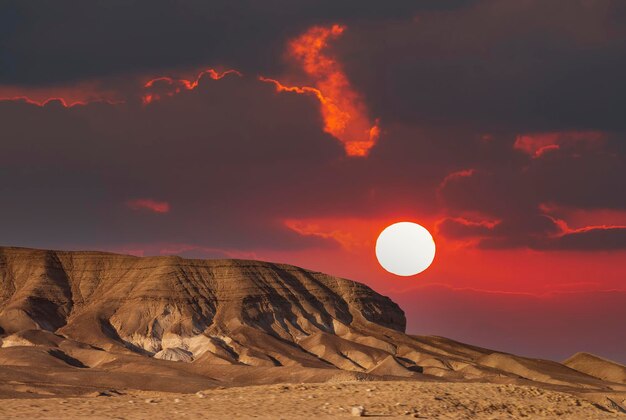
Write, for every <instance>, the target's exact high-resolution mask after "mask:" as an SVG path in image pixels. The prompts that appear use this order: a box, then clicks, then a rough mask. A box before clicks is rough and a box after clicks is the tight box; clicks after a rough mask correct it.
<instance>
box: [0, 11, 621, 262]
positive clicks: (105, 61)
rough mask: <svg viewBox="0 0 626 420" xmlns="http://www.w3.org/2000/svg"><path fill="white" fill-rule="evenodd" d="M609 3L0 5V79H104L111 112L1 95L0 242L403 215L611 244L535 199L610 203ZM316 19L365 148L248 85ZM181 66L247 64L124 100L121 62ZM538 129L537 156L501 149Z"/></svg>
mask: <svg viewBox="0 0 626 420" xmlns="http://www.w3.org/2000/svg"><path fill="white" fill-rule="evenodd" d="M621 4H622V3H618V2H610V1H598V2H593V3H589V2H578V1H575V2H569V1H568V2H566V3H564V2H550V3H545V2H539V1H532V0H526V1H523V2H495V1H482V2H464V1H457V2H434V1H432V2H431V1H423V2H413V1H411V2H409V1H406V2H404V1H398V2H394V3H393V4H391V5H390V4H389V3H388V2H374V1H359V2H352V1H345V2H339V1H322V2H293V1H282V0H280V1H279V0H275V1H270V2H257V1H249V2H245V3H242V2H206V1H202V2H200V1H198V2H195V1H188V2H182V3H181V2H164V1H154V2H149V3H148V2H145V3H144V2H124V3H123V4H122V3H120V2H110V1H109V2H104V1H103V2H76V3H75V2H66V1H57V2H54V3H52V2H38V3H35V2H28V1H27V2H14V3H6V2H5V3H4V10H3V13H1V14H0V16H1V17H0V19H2V21H1V22H0V23H1V25H0V48H1V50H0V51H1V53H0V60H2V65H1V66H0V85H1V84H22V85H32V86H43V85H47V84H58V83H71V82H75V81H77V80H83V79H90V80H100V78H101V79H102V81H103V82H106V83H108V82H110V79H111V78H117V81H116V83H119V85H118V88H119V89H122V90H124V92H123V93H124V95H123V97H124V98H125V99H126V103H124V104H117V105H110V104H106V103H90V104H88V105H86V106H76V107H72V108H65V107H64V106H63V105H62V104H61V103H60V102H57V101H53V102H50V103H48V104H47V105H45V106H43V107H39V106H36V105H33V104H28V103H23V102H16V101H4V102H2V101H0V130H1V131H0V135H1V141H2V153H0V191H1V192H2V194H3V197H7V199H6V202H3V203H2V206H0V231H2V235H3V240H4V241H5V242H6V243H8V244H14V245H27V246H28V245H35V246H41V247H54V246H56V245H55V244H59V243H62V244H66V245H68V246H76V247H85V246H96V245H99V246H109V245H111V246H113V245H119V244H127V243H130V242H133V243H153V244H154V243H177V244H193V245H198V246H202V247H217V248H224V249H235V248H236V249H244V250H247V249H254V248H260V247H267V248H280V249H286V248H288V249H292V248H296V247H311V246H337V244H334V243H333V242H332V240H325V239H322V238H316V237H314V236H306V237H304V236H301V235H298V234H296V233H295V232H293V231H291V230H289V229H287V228H286V227H285V225H284V223H283V221H284V219H286V218H296V219H297V218H303V219H305V218H324V217H330V218H332V217H362V218H369V217H371V218H375V217H379V216H380V215H394V214H398V213H405V214H409V213H411V214H418V215H428V216H431V217H433V218H437V217H439V218H441V219H442V220H443V221H442V223H440V225H439V229H440V233H441V234H442V235H444V236H447V237H449V238H457V239H463V240H467V239H474V240H475V242H476V243H477V246H479V247H483V248H511V247H531V248H536V249H568V250H569V249H571V250H585V249H588V250H598V249H623V248H625V245H624V235H625V233H624V229H623V228H620V227H619V226H616V227H613V228H611V227H608V228H599V227H597V228H590V229H587V230H584V229H583V230H576V229H574V227H572V228H568V229H566V230H564V228H563V225H562V223H561V222H560V221H559V220H558V218H557V217H555V215H553V214H550V213H546V211H544V210H543V209H542V208H543V207H542V205H544V204H546V203H550V204H556V205H560V206H565V207H571V208H576V209H583V210H593V209H614V210H617V211H626V195H625V194H623V191H626V146H625V144H626V134H624V133H625V131H624V128H625V126H624V119H623V116H622V115H621V110H622V109H624V108H626V103H625V102H624V100H625V98H626V87H625V86H626V84H625V83H624V81H623V77H622V74H623V73H624V72H625V71H626V58H625V56H624V54H623V51H624V50H625V49H624V44H625V43H626V31H625V30H624V29H623V28H624V27H625V26H624V25H622V24H621V23H622V22H624V19H626V13H624V7H623V6H621ZM244 6H245V7H244ZM120 10H123V13H122V12H120ZM5 11H6V13H5ZM334 21H341V22H342V23H347V24H348V30H347V31H346V32H345V34H344V36H343V37H342V38H340V39H339V41H338V44H337V45H335V46H336V48H335V50H334V51H333V52H334V53H336V54H337V57H338V60H339V61H340V62H341V63H344V64H345V66H346V69H347V70H348V73H349V74H348V75H349V77H350V80H351V81H353V82H354V85H355V87H356V88H357V90H358V91H359V92H361V93H362V94H363V98H364V99H365V100H366V101H367V103H368V107H369V111H370V114H371V116H372V117H373V118H374V117H381V127H382V135H381V140H380V142H379V143H378V144H377V145H376V146H375V147H374V148H373V149H372V151H371V154H370V156H369V157H367V158H365V159H363V158H361V159H354V158H346V157H345V155H344V152H343V149H342V147H341V145H340V143H339V142H338V141H337V140H336V139H334V138H333V137H331V136H330V135H328V134H326V133H324V132H323V130H322V127H323V122H322V120H321V116H320V113H319V109H318V103H317V100H316V99H315V98H314V97H312V96H304V95H298V94H295V93H280V94H278V93H276V92H275V91H274V87H273V86H272V85H270V84H266V83H262V82H259V81H257V80H256V79H255V76H256V75H257V74H259V73H263V72H265V71H267V72H268V73H267V76H276V75H277V74H284V73H289V71H291V70H293V69H292V68H290V67H289V63H285V62H284V61H283V60H282V56H283V48H284V45H285V43H286V42H287V40H288V39H289V37H290V36H292V35H295V34H298V33H300V32H302V31H303V30H304V29H305V28H307V27H308V26H309V25H311V24H321V23H326V22H334ZM199 65H221V66H227V67H234V68H237V69H239V70H242V72H243V74H244V76H243V77H238V76H236V75H229V76H227V77H224V78H223V79H221V80H212V79H210V78H209V77H205V78H202V79H201V81H200V84H199V86H198V88H197V89H195V90H190V91H187V90H183V92H182V93H180V94H178V95H175V96H173V97H165V98H163V99H162V100H157V101H155V102H153V103H151V104H149V105H147V106H143V105H142V104H141V101H140V95H141V85H138V84H135V83H136V80H135V79H134V76H133V74H135V73H141V72H146V71H148V70H149V72H150V74H151V75H155V76H156V75H159V69H164V71H165V73H164V74H170V72H172V73H176V71H177V69H184V68H188V67H193V66H199ZM247 72H249V73H247ZM120 81H121V82H120ZM555 131H556V132H563V133H564V134H563V135H557V136H555V138H557V139H558V143H555V144H548V145H547V146H549V147H547V148H545V149H543V151H542V152H541V153H539V154H537V153H534V152H533V150H530V151H528V150H524V149H523V148H520V147H516V146H515V144H516V141H517V139H518V136H520V135H521V134H524V135H527V136H529V137H530V138H531V140H532V139H533V137H532V136H535V135H536V133H539V134H541V133H545V132H547V133H554V132H555ZM571 133H578V134H576V135H572V134H571ZM580 133H582V134H580ZM585 133H592V134H590V136H591V138H589V139H586V138H584V137H585ZM598 133H600V134H598ZM544 137H545V136H544ZM547 138H548V139H549V138H550V136H548V137H547ZM571 138H575V139H576V141H570V140H571ZM539 143H540V145H542V144H543V143H541V142H539ZM535 152H536V151H535ZM454 174H456V175H454ZM137 200H139V201H137ZM129 202H130V203H133V202H135V203H136V202H143V203H158V204H159V205H161V206H166V207H167V208H168V211H166V212H165V211H163V212H158V211H156V212H155V211H152V212H151V211H139V210H137V209H136V208H135V209H133V208H129V206H128V203H129ZM149 207H150V205H146V206H143V207H142V208H143V209H144V210H146V208H149ZM163 208H165V207H163ZM495 222H497V223H495ZM603 224H604V223H603V221H602V220H598V221H597V223H593V225H594V226H601V225H603ZM575 228H579V227H578V226H577V227H575ZM216 252H217V251H216Z"/></svg>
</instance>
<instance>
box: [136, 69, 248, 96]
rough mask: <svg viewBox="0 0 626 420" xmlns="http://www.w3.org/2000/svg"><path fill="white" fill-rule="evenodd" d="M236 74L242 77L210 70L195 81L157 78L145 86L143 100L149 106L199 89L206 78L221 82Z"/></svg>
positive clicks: (200, 74) (198, 76)
mask: <svg viewBox="0 0 626 420" xmlns="http://www.w3.org/2000/svg"><path fill="white" fill-rule="evenodd" d="M229 74H236V75H237V76H241V73H239V72H238V71H237V70H232V69H231V70H226V71H223V72H221V73H218V72H217V71H215V70H214V69H208V70H204V71H201V72H200V73H199V74H198V75H197V76H196V78H195V79H192V80H187V79H174V78H171V77H157V78H155V79H151V80H148V81H147V82H146V83H145V84H144V86H143V87H144V89H146V93H145V94H144V95H143V96H142V98H141V100H142V102H143V103H144V104H145V105H148V104H150V103H152V102H154V101H157V100H159V99H161V98H163V97H165V96H174V95H176V94H177V93H180V92H182V91H184V90H193V89H195V88H197V87H198V84H199V83H200V79H202V78H203V77H205V76H208V77H210V78H211V79H213V80H219V79H221V78H223V77H224V76H226V75H229Z"/></svg>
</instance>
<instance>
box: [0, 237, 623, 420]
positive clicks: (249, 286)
mask: <svg viewBox="0 0 626 420" xmlns="http://www.w3.org/2000/svg"><path fill="white" fill-rule="evenodd" d="M405 326H406V319H405V316H404V313H403V311H402V310H401V309H400V307H399V306H398V305H397V304H395V303H394V302H393V301H391V300H390V299H389V298H387V297H385V296H382V295H380V294H378V293H376V292H374V291H373V290H372V289H370V288H369V287H367V286H365V285H363V284H360V283H357V282H354V281H350V280H346V279H341V278H337V277H333V276H329V275H326V274H323V273H319V272H313V271H309V270H305V269H302V268H298V267H294V266H290V265H285V264H274V263H268V262H261V261H246V260H191V259H183V258H180V257H174V256H168V257H133V256H127V255H117V254H110V253H103V252H65V251H46V250H34V249H24V248H8V247H5V248H0V397H19V396H23V395H25V394H29V395H59V394H62V395H70V394H71V395H83V394H87V393H89V392H94V390H97V389H104V388H106V389H109V388H114V389H138V390H146V391H164V392H196V391H198V390H201V389H206V388H210V387H213V386H219V385H252V384H255V385H261V384H272V383H281V382H292V383H293V382H298V383H300V382H328V381H333V382H334V381H337V382H341V381H353V380H359V381H360V380H398V379H402V380H411V381H412V380H417V381H438V382H441V381H444V382H445V381H449V382H459V381H465V382H490V383H497V384H522V385H524V384H526V385H532V386H541V387H547V388H552V389H556V390H560V391H566V392H574V393H582V394H584V395H585V397H586V398H588V399H590V400H593V401H596V402H594V403H597V404H598V405H599V406H601V407H602V408H603V409H606V410H611V411H621V410H624V406H623V405H624V404H623V401H624V400H625V399H626V394H624V392H626V377H625V376H624V372H625V369H626V368H624V366H622V365H619V364H616V363H613V362H610V361H606V360H604V359H601V358H598V357H596V356H592V355H588V354H577V355H575V356H573V357H572V358H570V359H569V360H568V361H566V362H564V363H563V364H561V363H557V362H553V361H548V360H539V359H531V358H525V357H521V356H515V355H511V354H507V353H502V352H497V351H493V350H488V349H484V348H480V347H476V346H471V345H466V344H462V343H458V342H456V341H453V340H449V339H446V338H442V337H434V336H412V335H407V334H405V332H404V331H405Z"/></svg>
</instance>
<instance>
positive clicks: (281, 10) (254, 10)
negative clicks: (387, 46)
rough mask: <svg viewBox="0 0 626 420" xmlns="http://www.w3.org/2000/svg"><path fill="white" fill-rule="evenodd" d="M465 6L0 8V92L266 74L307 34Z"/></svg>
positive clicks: (458, 0)
mask: <svg viewBox="0 0 626 420" xmlns="http://www.w3.org/2000/svg"><path fill="white" fill-rule="evenodd" d="M466 3H469V0H444V1H442V0H422V1H417V2H416V1H412V0H395V1H393V2H384V1H379V0H358V1H357V0H342V1H336V0H321V1H320V0H315V1H313V0H302V1H293V0H264V1H257V0H237V1H235V0H212V1H207V0H186V1H174V0H151V1H127V0H97V1H88V2H80V1H79V2H77V1H71V0H57V1H43V2H42V1H31V0H26V1H24V0H16V1H4V2H2V5H0V84H23V85H45V84H57V83H64V82H72V81H76V80H81V79H91V78H106V77H114V76H116V75H120V74H121V75H124V74H128V73H133V72H146V71H148V72H154V71H155V70H156V71H158V70H161V69H167V70H170V69H173V68H187V67H195V66H206V65H223V66H231V67H236V68H238V69H240V70H242V71H252V72H259V71H267V70H268V69H272V68H274V67H275V65H276V63H278V62H280V58H281V55H282V50H283V46H284V42H285V40H286V39H288V38H290V37H293V36H295V35H297V34H298V33H299V32H302V31H304V30H305V29H306V28H307V27H309V26H310V25H315V24H327V23H332V22H336V21H340V22H343V23H348V24H350V23H352V22H357V21H367V20H381V19H383V20H385V19H398V18H400V19H403V18H406V17H410V16H411V15H412V14H414V13H416V12H418V11H424V10H439V9H455V8H458V7H461V6H463V5H465V4H466Z"/></svg>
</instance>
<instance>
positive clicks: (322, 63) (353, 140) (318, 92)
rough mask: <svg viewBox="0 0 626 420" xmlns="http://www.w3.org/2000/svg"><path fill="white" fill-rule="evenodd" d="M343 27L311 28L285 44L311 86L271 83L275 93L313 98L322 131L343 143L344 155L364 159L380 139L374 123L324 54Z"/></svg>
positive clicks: (339, 69)
mask: <svg viewBox="0 0 626 420" xmlns="http://www.w3.org/2000/svg"><path fill="white" fill-rule="evenodd" d="M344 30H345V27H344V26H340V25H333V26H331V27H321V26H314V27H312V28H311V29H309V30H308V31H307V32H305V33H304V34H303V35H301V36H299V37H298V38H295V39H294V40H292V41H291V42H290V43H289V46H288V53H289V56H290V57H292V58H293V59H294V60H296V61H297V62H298V64H299V65H300V66H301V67H302V70H304V72H305V73H306V74H307V76H309V77H310V78H311V79H312V80H313V84H314V87H311V86H304V87H297V86H285V85H284V84H282V83H280V82H278V81H277V80H273V79H267V78H264V77H260V78H259V79H260V80H261V81H264V82H269V83H273V84H274V86H275V87H276V91H277V92H285V91H286V92H295V93H300V94H310V95H313V96H315V97H316V98H317V99H318V100H319V102H320V109H321V113H322V118H323V120H324V131H325V132H327V133H329V134H330V135H332V136H333V137H335V138H337V139H338V140H339V141H340V142H341V143H343V146H344V149H345V151H346V154H347V155H348V156H367V155H368V154H369V151H370V149H371V148H372V147H374V145H375V144H376V142H377V141H378V138H379V137H380V128H379V127H378V122H377V121H374V122H371V121H370V120H369V118H368V116H367V110H366V109H365V105H364V103H363V101H362V99H361V96H360V94H359V93H358V92H357V91H355V90H354V88H353V87H352V85H351V84H350V81H349V80H348V77H347V76H346V74H345V73H344V71H343V68H342V66H341V64H340V63H339V62H338V61H337V59H336V58H335V57H333V56H331V55H329V54H327V52H326V49H327V48H328V42H329V41H330V40H333V39H336V38H338V37H339V36H341V34H342V33H343V31H344Z"/></svg>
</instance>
